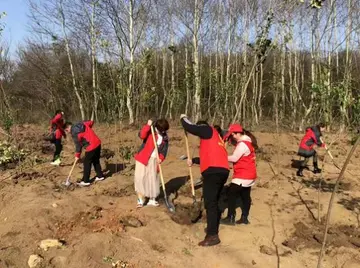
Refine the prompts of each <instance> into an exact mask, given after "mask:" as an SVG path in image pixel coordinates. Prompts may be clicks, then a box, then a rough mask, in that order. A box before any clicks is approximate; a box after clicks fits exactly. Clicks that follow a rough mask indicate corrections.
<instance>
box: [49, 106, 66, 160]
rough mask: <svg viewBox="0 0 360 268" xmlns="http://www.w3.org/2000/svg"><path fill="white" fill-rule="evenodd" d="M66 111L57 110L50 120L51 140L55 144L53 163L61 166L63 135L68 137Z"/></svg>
mask: <svg viewBox="0 0 360 268" xmlns="http://www.w3.org/2000/svg"><path fill="white" fill-rule="evenodd" d="M63 116H64V112H63V111H62V110H57V111H56V113H55V116H54V117H53V118H52V119H51V120H50V139H49V140H50V142H51V143H53V144H54V145H55V152H54V157H53V161H52V162H51V165H54V166H59V165H60V164H61V159H60V154H61V151H62V149H63V146H62V144H61V139H62V137H64V138H66V135H65V131H64V123H65V122H64V118H63Z"/></svg>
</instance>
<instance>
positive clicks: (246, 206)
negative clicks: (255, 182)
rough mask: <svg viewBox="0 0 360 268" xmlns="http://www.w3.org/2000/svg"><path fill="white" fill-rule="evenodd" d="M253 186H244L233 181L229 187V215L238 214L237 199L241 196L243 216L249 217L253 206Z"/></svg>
mask: <svg viewBox="0 0 360 268" xmlns="http://www.w3.org/2000/svg"><path fill="white" fill-rule="evenodd" d="M250 193H251V187H242V186H240V185H237V184H235V183H231V184H230V187H229V194H228V200H229V201H228V202H229V203H228V204H229V208H228V215H229V216H230V215H235V214H236V199H237V197H239V196H240V198H241V211H242V216H244V217H247V216H249V212H250V207H251V196H250Z"/></svg>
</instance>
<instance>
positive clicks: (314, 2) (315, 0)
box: [299, 0, 325, 9]
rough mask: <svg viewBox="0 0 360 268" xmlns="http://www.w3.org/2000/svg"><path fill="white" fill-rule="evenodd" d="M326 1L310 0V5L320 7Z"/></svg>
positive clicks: (301, 0)
mask: <svg viewBox="0 0 360 268" xmlns="http://www.w3.org/2000/svg"><path fill="white" fill-rule="evenodd" d="M299 1H300V3H304V2H305V0H299ZM324 1H325V0H309V4H310V7H312V8H317V9H319V8H321V7H322V5H323V2H324Z"/></svg>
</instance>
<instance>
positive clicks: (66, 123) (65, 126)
mask: <svg viewBox="0 0 360 268" xmlns="http://www.w3.org/2000/svg"><path fill="white" fill-rule="evenodd" d="M70 126H72V123H71V122H65V124H64V128H68V127H70Z"/></svg>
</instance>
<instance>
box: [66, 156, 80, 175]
mask: <svg viewBox="0 0 360 268" xmlns="http://www.w3.org/2000/svg"><path fill="white" fill-rule="evenodd" d="M77 161H78V159H75V161H74V164H73V165H72V167H71V169H70V172H69V176H68V177H67V178H68V179H69V178H70V176H71V174H72V173H73V171H74V168H75V165H76V163H77Z"/></svg>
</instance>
